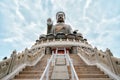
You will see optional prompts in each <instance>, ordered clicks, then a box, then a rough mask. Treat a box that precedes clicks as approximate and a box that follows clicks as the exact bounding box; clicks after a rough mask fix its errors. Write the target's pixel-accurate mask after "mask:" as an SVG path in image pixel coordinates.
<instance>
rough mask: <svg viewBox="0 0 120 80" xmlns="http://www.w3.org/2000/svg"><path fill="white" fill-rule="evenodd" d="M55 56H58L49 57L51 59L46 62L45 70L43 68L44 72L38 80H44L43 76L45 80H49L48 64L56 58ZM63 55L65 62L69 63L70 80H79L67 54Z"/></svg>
mask: <svg viewBox="0 0 120 80" xmlns="http://www.w3.org/2000/svg"><path fill="white" fill-rule="evenodd" d="M57 55H60V54H52V56H51V58H50V59H49V61H48V63H47V66H46V68H45V70H44V72H43V74H42V76H41V78H40V80H44V77H45V76H46V80H49V79H48V77H49V67H50V63H51V62H52V61H53V60H54V59H55V58H56V56H57ZM62 55H63V54H62ZM64 55H65V58H66V61H68V62H69V65H70V67H71V73H72V74H71V76H72V80H74V79H75V80H79V78H78V76H77V73H76V71H75V69H74V66H73V63H72V61H71V59H70V57H69V55H68V54H64Z"/></svg>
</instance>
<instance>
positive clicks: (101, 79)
mask: <svg viewBox="0 0 120 80" xmlns="http://www.w3.org/2000/svg"><path fill="white" fill-rule="evenodd" d="M79 79H80V80H112V79H110V78H79Z"/></svg>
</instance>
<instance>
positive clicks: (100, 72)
mask: <svg viewBox="0 0 120 80" xmlns="http://www.w3.org/2000/svg"><path fill="white" fill-rule="evenodd" d="M77 73H80V74H104V72H102V71H77Z"/></svg>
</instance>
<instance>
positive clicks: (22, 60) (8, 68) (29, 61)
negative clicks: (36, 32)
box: [0, 48, 45, 79]
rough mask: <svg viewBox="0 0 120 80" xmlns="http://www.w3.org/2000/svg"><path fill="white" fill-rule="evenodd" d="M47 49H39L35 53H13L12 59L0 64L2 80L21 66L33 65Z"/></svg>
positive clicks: (30, 51) (29, 51)
mask: <svg viewBox="0 0 120 80" xmlns="http://www.w3.org/2000/svg"><path fill="white" fill-rule="evenodd" d="M44 51H45V48H39V49H36V50H34V51H32V50H28V49H25V50H24V51H22V52H21V53H18V54H17V52H16V51H13V53H12V54H11V57H10V58H8V59H5V60H3V61H1V62H0V79H1V78H3V77H5V76H7V75H9V74H10V73H12V72H13V71H14V70H16V69H17V68H18V67H19V66H21V65H23V64H26V65H33V64H34V63H35V61H36V60H37V59H38V58H40V56H42V54H44Z"/></svg>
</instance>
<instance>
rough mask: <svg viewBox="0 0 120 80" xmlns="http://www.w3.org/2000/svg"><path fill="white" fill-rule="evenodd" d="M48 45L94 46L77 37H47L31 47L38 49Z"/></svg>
mask: <svg viewBox="0 0 120 80" xmlns="http://www.w3.org/2000/svg"><path fill="white" fill-rule="evenodd" d="M46 46H83V47H88V48H92V46H91V45H90V44H88V43H87V42H86V41H83V42H82V41H80V40H76V39H51V40H49V39H47V40H42V41H40V42H37V43H35V45H33V46H32V48H31V49H36V48H40V47H46Z"/></svg>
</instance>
